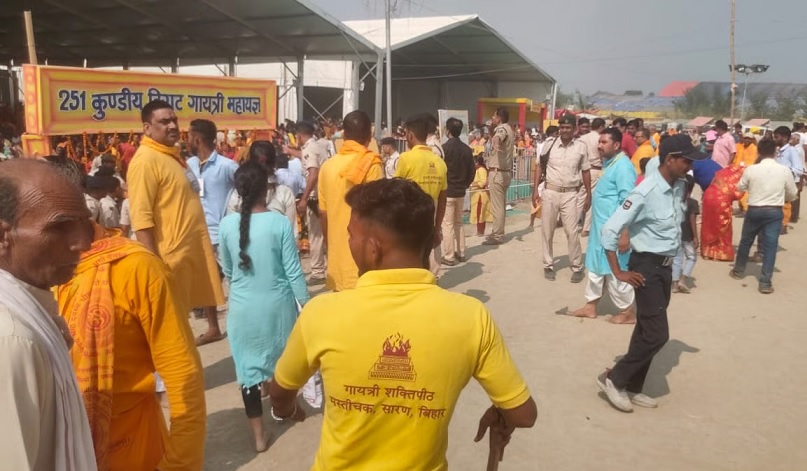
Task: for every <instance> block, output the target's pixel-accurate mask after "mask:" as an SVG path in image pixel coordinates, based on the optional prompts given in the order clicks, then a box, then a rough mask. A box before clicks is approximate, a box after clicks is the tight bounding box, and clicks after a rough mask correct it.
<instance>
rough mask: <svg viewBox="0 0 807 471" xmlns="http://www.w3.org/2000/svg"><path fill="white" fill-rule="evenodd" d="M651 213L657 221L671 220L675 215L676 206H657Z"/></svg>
mask: <svg viewBox="0 0 807 471" xmlns="http://www.w3.org/2000/svg"><path fill="white" fill-rule="evenodd" d="M650 214H652V215H653V219H655V220H657V221H667V220H671V219H673V218H674V217H675V209H674V208H663V209H661V208H656V209H653V210H652V211H650Z"/></svg>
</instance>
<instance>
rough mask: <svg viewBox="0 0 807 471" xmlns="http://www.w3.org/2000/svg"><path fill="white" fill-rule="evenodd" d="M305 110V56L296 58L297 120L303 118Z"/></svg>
mask: <svg viewBox="0 0 807 471" xmlns="http://www.w3.org/2000/svg"><path fill="white" fill-rule="evenodd" d="M304 112H305V57H303V56H300V57H298V58H297V121H302V120H303V119H304V117H303V114H304Z"/></svg>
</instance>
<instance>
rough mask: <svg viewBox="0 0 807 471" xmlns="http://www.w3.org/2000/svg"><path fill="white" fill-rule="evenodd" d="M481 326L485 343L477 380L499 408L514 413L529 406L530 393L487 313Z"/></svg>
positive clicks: (483, 342)
mask: <svg viewBox="0 0 807 471" xmlns="http://www.w3.org/2000/svg"><path fill="white" fill-rule="evenodd" d="M482 324H483V325H482V343H481V345H480V352H479V360H478V362H477V365H476V370H475V371H474V378H476V380H477V381H479V384H481V385H482V388H484V389H485V392H487V394H488V396H489V397H490V400H491V401H492V402H493V403H494V404H495V405H496V406H497V407H500V408H502V409H514V408H516V407H518V406H520V405H522V404H524V403H525V402H527V400H528V399H529V398H530V391H529V390H528V389H527V384H526V383H525V382H524V378H522V377H521V373H519V372H518V369H517V368H516V365H515V363H513V359H512V358H510V352H509V351H508V350H507V346H506V345H505V344H504V339H503V338H502V335H501V332H499V329H498V328H497V327H496V324H495V323H494V322H493V319H492V318H491V317H490V313H489V312H488V311H487V309H485V310H484V313H483V316H482Z"/></svg>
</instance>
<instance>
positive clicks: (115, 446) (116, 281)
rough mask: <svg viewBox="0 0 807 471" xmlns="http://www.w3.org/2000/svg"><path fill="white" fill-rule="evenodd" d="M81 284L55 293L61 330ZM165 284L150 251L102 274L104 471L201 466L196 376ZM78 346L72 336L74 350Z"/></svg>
mask: <svg viewBox="0 0 807 471" xmlns="http://www.w3.org/2000/svg"><path fill="white" fill-rule="evenodd" d="M132 243H135V242H132ZM81 280H82V279H81V278H80V277H76V278H74V279H73V280H71V282H70V283H68V284H67V285H64V286H62V287H60V289H59V297H58V301H59V311H60V312H61V313H62V314H63V315H65V317H66V320H67V321H68V325H69V324H70V315H71V312H72V311H73V309H72V307H73V305H74V303H76V302H77V301H78V300H77V294H78V293H80V291H79V287H78V286H74V285H72V284H73V283H75V284H79V283H81ZM170 280H171V274H170V272H169V269H168V267H167V266H166V265H165V264H164V263H162V262H161V261H160V260H159V259H158V258H157V257H155V256H154V255H152V254H151V253H144V252H138V253H134V254H131V255H128V256H126V257H124V258H122V259H120V260H118V261H116V262H113V263H112V264H111V266H110V268H109V282H110V286H111V291H112V298H113V303H114V318H113V322H114V366H113V395H112V417H111V419H112V420H111V426H110V430H109V435H110V436H109V446H110V451H109V465H110V469H111V470H118V469H126V470H131V471H141V470H142V471H147V470H148V471H152V470H154V469H160V470H162V471H170V470H177V471H178V470H192V471H196V470H201V469H202V466H203V462H204V442H205V424H206V412H205V385H204V374H203V369H202V364H201V360H200V358H199V353H198V351H197V350H196V347H195V344H194V338H193V333H192V332H191V329H190V325H189V323H188V320H187V314H186V312H185V311H181V310H178V307H177V305H176V303H175V299H176V295H175V292H174V291H175V289H174V287H173V285H172V284H171V282H170ZM85 281H86V280H85ZM83 341H84V339H82V338H80V337H77V338H76V345H81V344H82V342H83ZM155 370H156V371H158V372H159V373H160V376H161V377H162V379H163V381H164V382H165V386H166V390H167V393H168V401H169V403H170V417H171V428H170V432H168V430H167V429H166V425H165V420H164V418H163V412H162V408H161V407H160V404H159V402H158V401H157V398H156V395H155V394H154V375H153V372H154V371H155Z"/></svg>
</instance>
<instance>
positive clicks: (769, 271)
mask: <svg viewBox="0 0 807 471" xmlns="http://www.w3.org/2000/svg"><path fill="white" fill-rule="evenodd" d="M758 151H759V159H760V162H759V163H758V164H755V165H752V166H750V167H748V168H747V169H745V172H743V176H742V178H741V179H740V184H739V185H738V187H737V188H738V190H740V191H748V212H747V213H746V215H745V220H744V221H743V232H742V238H741V239H740V245H739V247H738V248H737V258H736V259H735V260H734V269H732V270H731V272H730V273H729V274H730V275H731V277H732V278H735V279H738V280H740V279H742V278H743V274H744V272H745V266H746V264H747V263H748V253H749V252H750V251H751V245H752V244H753V243H754V239H755V238H756V237H757V235H759V242H760V245H761V246H762V273H761V274H760V276H759V292H760V293H762V294H770V293H773V284H772V282H771V280H772V278H773V268H774V266H775V265H776V250H777V248H778V246H779V233H780V228H781V227H782V220H783V219H784V211H783V209H782V208H783V207H784V205H785V203H786V202H788V201H793V200H794V199H796V196H797V194H798V193H797V190H796V182H795V181H794V180H793V174H792V173H791V171H790V169H789V168H788V167H785V166H784V165H782V164H779V163H777V162H776V161H775V160H774V156H775V155H776V144H774V142H773V141H770V140H763V141H760V143H759V146H758Z"/></svg>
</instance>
